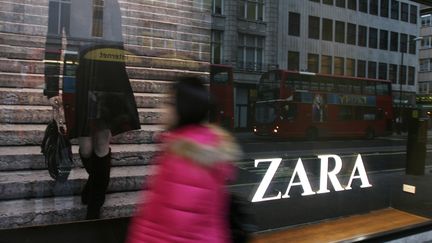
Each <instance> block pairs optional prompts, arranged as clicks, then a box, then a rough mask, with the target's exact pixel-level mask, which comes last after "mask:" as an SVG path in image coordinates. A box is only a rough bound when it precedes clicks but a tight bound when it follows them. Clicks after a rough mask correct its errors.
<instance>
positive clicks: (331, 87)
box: [322, 80, 336, 92]
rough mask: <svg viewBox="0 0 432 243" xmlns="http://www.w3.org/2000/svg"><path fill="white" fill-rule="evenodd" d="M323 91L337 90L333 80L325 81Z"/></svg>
mask: <svg viewBox="0 0 432 243" xmlns="http://www.w3.org/2000/svg"><path fill="white" fill-rule="evenodd" d="M322 90H323V91H328V92H335V91H336V84H335V82H334V81H332V80H328V81H326V82H325V87H323V88H322Z"/></svg>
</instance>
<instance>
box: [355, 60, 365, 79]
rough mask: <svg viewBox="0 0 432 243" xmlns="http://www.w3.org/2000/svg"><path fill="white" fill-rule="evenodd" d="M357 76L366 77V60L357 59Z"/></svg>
mask: <svg viewBox="0 0 432 243" xmlns="http://www.w3.org/2000/svg"><path fill="white" fill-rule="evenodd" d="M357 77H361V78H364V77H366V61H363V60H357Z"/></svg>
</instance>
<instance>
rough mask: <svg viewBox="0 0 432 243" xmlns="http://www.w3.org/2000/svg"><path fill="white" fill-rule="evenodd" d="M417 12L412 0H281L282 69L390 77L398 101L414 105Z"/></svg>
mask: <svg viewBox="0 0 432 243" xmlns="http://www.w3.org/2000/svg"><path fill="white" fill-rule="evenodd" d="M418 15H419V5H418V4H416V3H414V2H412V1H394V0H380V1H367V0H360V1H356V0H353V1H351V0H348V1H345V0H336V1H334V0H323V1H320V0H309V1H300V0H289V1H280V2H279V25H278V60H277V61H278V64H279V67H280V68H283V69H289V70H299V71H308V72H313V73H322V74H332V75H346V76H353V77H366V78H374V79H388V80H391V81H392V83H393V85H392V90H393V97H394V105H395V106H399V105H402V106H412V105H414V104H415V94H416V90H417V86H416V78H417V70H418V61H417V58H418V52H417V46H416V42H417V40H418V38H417V37H418V36H419V25H420V23H419V18H418ZM416 38H417V39H416ZM400 91H402V92H400ZM401 94H402V98H399V97H400V95H401Z"/></svg>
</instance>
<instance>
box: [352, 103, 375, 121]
mask: <svg viewBox="0 0 432 243" xmlns="http://www.w3.org/2000/svg"><path fill="white" fill-rule="evenodd" d="M354 110H355V119H356V120H363V121H374V120H375V119H376V109H375V108H374V107H361V106H358V107H355V108H354Z"/></svg>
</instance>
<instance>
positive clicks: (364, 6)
mask: <svg viewBox="0 0 432 243" xmlns="http://www.w3.org/2000/svg"><path fill="white" fill-rule="evenodd" d="M359 11H360V12H363V13H367V12H368V0H359Z"/></svg>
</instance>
